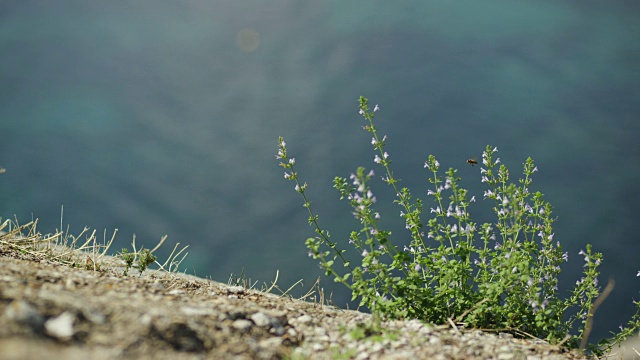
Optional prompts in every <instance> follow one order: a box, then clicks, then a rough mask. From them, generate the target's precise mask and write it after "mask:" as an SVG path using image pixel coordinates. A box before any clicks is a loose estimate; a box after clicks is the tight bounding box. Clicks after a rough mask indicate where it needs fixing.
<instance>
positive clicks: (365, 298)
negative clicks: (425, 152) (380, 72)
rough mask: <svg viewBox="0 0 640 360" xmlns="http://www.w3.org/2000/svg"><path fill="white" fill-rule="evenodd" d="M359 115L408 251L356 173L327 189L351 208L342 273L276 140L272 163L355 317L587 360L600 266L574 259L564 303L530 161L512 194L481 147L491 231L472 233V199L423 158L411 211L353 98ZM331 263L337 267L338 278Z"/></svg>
mask: <svg viewBox="0 0 640 360" xmlns="http://www.w3.org/2000/svg"><path fill="white" fill-rule="evenodd" d="M359 108H360V114H361V115H362V116H363V117H364V119H365V121H366V124H365V126H364V129H365V130H366V131H368V132H370V133H371V134H372V140H371V144H372V145H373V148H374V151H375V156H374V162H375V163H376V164H377V166H378V169H379V171H381V172H382V174H383V175H382V181H383V182H384V183H386V184H387V185H388V186H390V188H391V189H392V191H393V192H394V194H395V195H396V199H395V200H394V202H395V203H397V204H398V205H399V206H400V209H401V212H400V216H401V217H402V218H403V219H404V222H405V224H406V229H407V232H408V233H409V235H410V236H409V237H408V239H407V241H406V242H405V243H406V245H403V246H399V245H396V244H394V243H393V242H392V239H391V232H390V231H388V230H385V229H383V228H382V227H381V225H380V218H381V215H380V213H379V212H378V211H376V210H375V204H376V196H375V195H374V193H373V190H372V187H371V183H372V181H373V180H374V179H376V176H375V172H374V170H369V171H368V170H367V169H365V168H364V167H359V168H358V169H357V170H356V172H355V173H353V174H351V176H350V178H349V179H346V178H341V177H336V178H335V179H334V187H335V188H336V189H337V190H338V192H339V194H340V198H341V199H346V200H347V201H348V202H349V203H350V205H351V206H352V207H353V209H354V211H353V213H352V214H353V215H354V217H355V218H356V219H357V220H358V221H359V222H360V224H361V226H362V227H361V228H360V229H359V230H356V231H352V232H351V235H350V237H349V244H350V245H352V246H353V248H354V249H355V250H356V252H357V254H358V255H356V257H357V258H359V263H358V264H352V263H351V262H349V261H347V258H348V257H349V256H346V254H345V252H346V250H345V249H343V248H341V247H339V246H338V244H337V242H333V241H331V239H330V236H329V232H328V231H326V230H324V229H323V228H321V227H320V225H319V223H318V216H317V215H316V214H314V213H313V211H312V209H311V203H310V202H309V200H308V199H307V197H306V195H305V191H306V189H307V187H308V184H307V183H306V182H301V181H300V179H299V177H298V173H297V172H296V171H295V163H296V162H295V159H294V158H293V157H291V156H289V155H288V154H287V148H286V143H285V141H284V139H283V138H282V137H280V138H279V144H278V146H279V147H278V153H277V155H276V157H277V158H278V159H281V160H282V162H281V163H280V165H281V166H282V167H284V169H285V175H284V177H285V178H286V179H288V180H291V181H294V182H295V184H296V185H295V189H296V191H297V192H298V193H300V194H301V195H302V197H303V201H304V207H305V208H306V209H307V212H308V214H309V224H310V225H312V226H314V227H315V231H316V233H317V235H318V236H316V237H314V238H309V239H307V241H306V245H307V247H308V249H309V255H310V256H311V257H313V258H314V259H317V260H319V262H320V266H321V267H322V269H324V270H325V273H326V275H327V276H331V277H333V279H334V280H335V281H336V282H339V283H342V284H344V285H345V286H346V287H347V288H349V289H350V290H351V292H352V297H353V300H355V299H360V305H361V306H366V307H367V308H369V309H371V311H372V312H373V313H374V314H376V315H379V316H381V317H384V318H394V319H405V318H412V319H420V320H423V321H426V322H430V323H435V324H443V323H451V322H455V323H457V324H458V325H460V326H464V327H468V328H479V329H488V330H500V331H509V332H512V333H514V334H515V335H518V336H534V337H537V338H542V339H546V340H547V341H549V342H550V343H552V344H567V345H568V346H570V347H581V348H584V347H585V344H586V343H585V342H584V341H583V343H582V344H580V341H581V340H582V339H585V340H586V338H587V337H588V334H589V332H590V330H591V329H590V326H591V325H590V324H591V322H590V320H591V317H592V316H593V312H594V311H595V307H594V306H593V304H594V301H595V300H596V299H597V298H598V296H600V294H601V292H600V288H599V286H598V281H597V278H598V275H599V272H598V265H600V263H601V261H602V254H600V253H596V252H593V251H592V248H591V245H586V247H585V250H581V251H580V255H582V256H583V257H584V262H585V263H584V275H583V277H582V278H581V279H580V280H579V281H578V282H577V283H576V286H575V288H574V289H573V290H572V291H571V292H570V294H569V296H567V297H566V298H564V299H563V298H562V297H561V296H560V294H559V291H558V274H559V273H560V265H561V264H562V263H564V262H566V261H568V254H567V253H566V252H563V251H562V246H561V244H560V242H558V241H554V239H553V238H554V232H553V223H554V221H555V218H553V217H552V216H551V214H552V207H551V205H550V204H549V203H548V202H547V201H546V200H545V199H544V197H543V194H542V193H540V192H539V191H533V190H532V189H531V183H532V177H533V175H534V173H536V172H537V171H538V168H537V167H536V166H535V164H534V162H533V160H532V159H531V158H528V159H527V160H526V161H525V163H524V170H523V176H522V177H520V179H518V181H516V182H514V181H512V180H511V179H510V173H509V170H508V169H507V167H506V166H505V165H503V164H502V163H501V162H500V158H498V157H497V156H496V155H497V152H498V149H497V148H495V147H492V146H487V147H486V149H485V151H484V152H483V155H482V165H481V168H480V171H481V182H482V183H483V184H484V185H485V186H486V190H485V191H484V194H483V195H484V196H483V199H484V200H485V201H488V202H490V203H491V206H492V209H493V213H494V215H495V216H496V220H495V222H492V223H482V224H479V223H477V222H474V221H473V219H472V217H471V209H472V207H473V204H474V203H475V202H476V196H471V194H469V191H467V190H466V189H464V188H462V187H461V186H460V180H461V178H460V177H459V176H458V175H457V170H455V169H452V168H450V169H448V170H447V171H445V172H444V175H442V173H441V170H440V163H439V162H438V160H437V159H436V158H435V157H434V156H432V155H430V156H429V157H428V158H427V160H426V162H425V164H424V167H425V168H426V169H427V171H428V174H429V182H430V184H431V185H430V188H429V190H428V192H427V196H428V200H427V203H428V205H426V206H425V205H423V201H422V200H420V199H414V197H413V196H412V194H411V192H410V190H409V189H407V188H400V187H399V186H398V184H399V180H398V179H397V178H395V177H394V174H393V172H392V171H391V168H390V165H391V158H390V156H389V154H388V153H387V152H386V151H385V150H384V147H385V143H386V141H387V137H386V136H382V137H381V136H380V135H379V134H378V130H377V128H376V126H375V124H374V122H373V119H374V114H375V113H377V112H378V111H379V107H378V105H376V106H375V107H374V109H373V111H370V110H369V106H368V101H367V99H366V98H363V97H360V106H359ZM470 164H472V165H473V164H475V161H470ZM378 178H379V177H378ZM425 207H428V211H425V210H424V209H425ZM425 217H428V218H425ZM349 258H350V257H349ZM336 260H339V262H340V263H341V265H342V266H337V265H336V263H335V261H336ZM341 268H343V269H345V270H344V271H342V270H340V269H341ZM636 304H638V303H636ZM570 313H572V315H570V316H568V315H569V314H570ZM576 322H578V323H579V324H580V326H578V333H577V334H571V332H572V330H573V329H574V328H575V327H576V326H575V325H577V324H576ZM639 327H640V305H638V312H636V314H635V315H634V316H633V318H632V319H631V320H630V321H629V323H628V325H627V326H626V327H621V330H622V331H621V332H620V333H618V334H616V335H614V336H613V337H612V338H611V339H608V340H603V341H601V342H600V345H601V347H600V348H598V347H596V346H595V345H591V346H590V348H591V350H592V351H594V352H595V353H598V354H601V353H602V352H603V351H604V350H606V349H608V348H610V347H611V346H612V345H614V344H616V343H619V342H620V341H621V340H623V339H624V338H625V337H626V336H628V335H630V334H632V333H633V331H635V330H636V329H638V328H639ZM603 346H604V348H603Z"/></svg>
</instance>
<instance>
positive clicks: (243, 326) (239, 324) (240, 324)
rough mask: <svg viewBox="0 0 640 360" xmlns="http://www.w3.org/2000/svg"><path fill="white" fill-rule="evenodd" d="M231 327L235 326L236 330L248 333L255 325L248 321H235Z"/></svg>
mask: <svg viewBox="0 0 640 360" xmlns="http://www.w3.org/2000/svg"><path fill="white" fill-rule="evenodd" d="M231 326H233V327H234V328H235V329H238V330H240V331H247V330H249V329H251V327H252V326H253V323H252V322H251V321H249V320H246V319H238V320H236V321H234V322H233V323H232V324H231Z"/></svg>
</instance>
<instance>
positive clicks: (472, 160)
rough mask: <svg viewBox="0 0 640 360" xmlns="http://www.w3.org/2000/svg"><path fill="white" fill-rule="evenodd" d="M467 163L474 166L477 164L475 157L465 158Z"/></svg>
mask: <svg viewBox="0 0 640 360" xmlns="http://www.w3.org/2000/svg"><path fill="white" fill-rule="evenodd" d="M467 163H469V164H471V166H476V164H478V162H477V161H476V159H467Z"/></svg>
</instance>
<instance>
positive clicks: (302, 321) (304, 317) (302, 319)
mask: <svg viewBox="0 0 640 360" xmlns="http://www.w3.org/2000/svg"><path fill="white" fill-rule="evenodd" d="M312 320H313V318H312V317H311V316H309V315H302V316H300V317H299V318H297V319H296V321H297V322H298V323H300V324H308V323H310V322H311V321H312Z"/></svg>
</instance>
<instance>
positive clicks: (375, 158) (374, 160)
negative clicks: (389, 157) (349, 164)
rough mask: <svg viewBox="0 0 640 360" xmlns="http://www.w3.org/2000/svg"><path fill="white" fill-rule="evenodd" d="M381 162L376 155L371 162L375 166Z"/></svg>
mask: <svg viewBox="0 0 640 360" xmlns="http://www.w3.org/2000/svg"><path fill="white" fill-rule="evenodd" d="M381 161H382V159H380V156H378V154H376V156H375V157H374V158H373V162H374V163H376V164H380V162H381Z"/></svg>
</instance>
